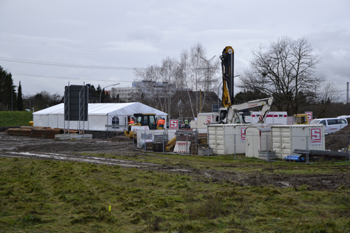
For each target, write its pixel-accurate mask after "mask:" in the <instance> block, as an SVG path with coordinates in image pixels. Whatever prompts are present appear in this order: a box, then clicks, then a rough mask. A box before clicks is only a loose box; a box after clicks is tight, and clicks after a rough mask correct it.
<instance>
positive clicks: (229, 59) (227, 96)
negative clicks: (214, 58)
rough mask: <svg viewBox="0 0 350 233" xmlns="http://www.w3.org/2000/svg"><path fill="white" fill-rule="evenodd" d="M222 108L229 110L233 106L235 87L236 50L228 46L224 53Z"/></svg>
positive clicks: (222, 64)
mask: <svg viewBox="0 0 350 233" xmlns="http://www.w3.org/2000/svg"><path fill="white" fill-rule="evenodd" d="M220 59H221V68H222V107H224V108H228V107H229V106H231V105H232V104H233V98H234V93H233V87H234V80H233V79H234V76H233V74H234V63H233V61H234V50H233V48H232V47H231V46H226V47H225V48H224V50H223V51H222V55H221V56H220Z"/></svg>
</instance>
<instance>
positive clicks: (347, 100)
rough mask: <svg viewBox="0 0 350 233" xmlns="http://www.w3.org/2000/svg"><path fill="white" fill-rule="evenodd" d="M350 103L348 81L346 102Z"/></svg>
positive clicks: (347, 84)
mask: <svg viewBox="0 0 350 233" xmlns="http://www.w3.org/2000/svg"><path fill="white" fill-rule="evenodd" d="M348 103H349V82H347V83H346V104H348Z"/></svg>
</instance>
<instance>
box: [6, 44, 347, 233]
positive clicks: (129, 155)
mask: <svg viewBox="0 0 350 233" xmlns="http://www.w3.org/2000/svg"><path fill="white" fill-rule="evenodd" d="M221 59H222V69H223V95H222V106H221V108H219V109H218V112H208V113H199V114H198V116H197V118H196V119H194V120H192V121H188V120H187V119H186V120H183V121H182V122H180V120H179V119H167V114H166V113H164V112H162V111H159V110H157V109H154V108H151V107H149V106H147V105H144V104H141V103H123V104H101V103H97V104H90V103H87V102H85V101H84V100H86V99H87V98H86V96H85V95H84V90H85V87H84V86H67V87H66V93H65V103H64V104H59V105H56V106H52V107H49V108H47V109H44V110H41V111H37V112H35V113H34V114H33V121H32V122H31V124H32V126H17V127H6V128H3V129H2V131H1V132H0V161H1V164H2V165H1V170H0V177H1V179H0V197H1V201H0V214H1V215H0V216H1V219H0V224H2V225H3V228H1V229H0V232H2V231H4V232H21V231H22V232H42V231H46V230H48V229H49V231H58V232H67V231H71V232H116V228H118V231H117V232H145V231H146V232H346V231H349V229H350V222H349V213H350V212H349V210H350V209H349V208H350V206H349V200H350V193H349V189H350V178H349V172H350V153H349V145H350V126H349V125H348V123H347V120H346V119H347V118H346V117H339V118H329V119H315V120H318V122H317V123H313V121H311V120H310V119H309V115H308V114H306V113H305V114H296V115H294V116H293V117H291V118H290V117H288V116H287V113H286V112H283V111H270V110H271V106H272V105H273V103H274V101H275V100H274V98H273V97H269V98H263V99H257V100H252V101H248V102H245V103H241V104H234V103H233V92H232V91H231V90H232V89H233V73H232V71H233V69H231V68H230V67H231V65H232V63H233V50H232V48H231V47H226V48H225V49H224V51H223V55H222V57H221ZM74 90H77V91H74ZM78 100H79V101H78ZM244 109H249V110H251V113H250V115H249V116H246V115H244V114H243V112H242V110H244ZM253 110H254V111H253ZM290 120H292V122H290ZM322 120H323V121H324V122H325V123H322ZM344 122H346V124H345V123H344ZM328 123H329V124H330V125H331V124H332V125H331V126H330V127H329V128H327V127H328ZM336 127H338V128H336ZM332 130H333V131H332ZM296 222H297V223H296ZM2 229H4V230H2Z"/></svg>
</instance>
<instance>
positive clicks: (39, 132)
mask: <svg viewBox="0 0 350 233" xmlns="http://www.w3.org/2000/svg"><path fill="white" fill-rule="evenodd" d="M56 134H63V129H51V128H46V129H35V128H33V129H32V132H31V134H30V135H29V136H30V137H35V138H49V139H55V135H56Z"/></svg>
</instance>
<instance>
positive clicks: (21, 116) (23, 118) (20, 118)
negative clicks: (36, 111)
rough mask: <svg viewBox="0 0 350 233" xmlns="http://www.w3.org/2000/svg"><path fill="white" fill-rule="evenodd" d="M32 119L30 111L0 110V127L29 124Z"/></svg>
mask: <svg viewBox="0 0 350 233" xmlns="http://www.w3.org/2000/svg"><path fill="white" fill-rule="evenodd" d="M32 119H33V114H32V112H27V111H20V112H18V111H13V112H11V111H0V127H6V126H25V125H27V126H29V121H31V120H32Z"/></svg>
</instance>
